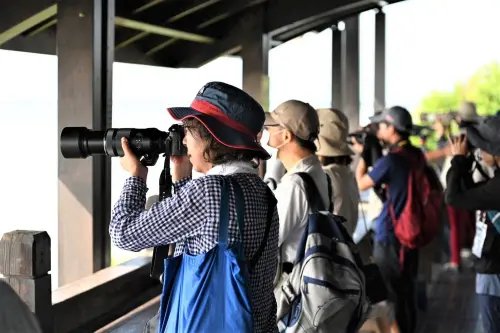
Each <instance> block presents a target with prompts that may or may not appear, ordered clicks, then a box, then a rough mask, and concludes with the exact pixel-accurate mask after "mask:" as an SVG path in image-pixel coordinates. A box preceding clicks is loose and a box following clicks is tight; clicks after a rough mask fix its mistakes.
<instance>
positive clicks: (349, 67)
mask: <svg viewBox="0 0 500 333" xmlns="http://www.w3.org/2000/svg"><path fill="white" fill-rule="evenodd" d="M344 23H345V31H344V33H343V36H342V57H343V61H342V62H343V73H344V74H343V80H342V104H343V111H344V113H345V114H346V115H347V117H348V118H349V127H350V130H356V129H358V127H359V108H360V101H359V16H358V15H356V16H351V17H349V18H347V19H345V20H344Z"/></svg>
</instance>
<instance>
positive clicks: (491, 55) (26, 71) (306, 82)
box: [0, 0, 500, 266]
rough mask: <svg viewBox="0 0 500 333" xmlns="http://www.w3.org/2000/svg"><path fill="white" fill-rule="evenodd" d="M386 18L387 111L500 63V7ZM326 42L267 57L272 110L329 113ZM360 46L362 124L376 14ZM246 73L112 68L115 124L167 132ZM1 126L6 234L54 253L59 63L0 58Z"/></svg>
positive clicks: (366, 22)
mask: <svg viewBox="0 0 500 333" xmlns="http://www.w3.org/2000/svg"><path fill="white" fill-rule="evenodd" d="M385 11H386V13H387V51H386V56H387V65H386V68H387V73H386V79H387V83H386V84H387V89H386V100H387V104H388V105H394V104H400V105H403V106H406V107H407V108H409V109H410V110H412V109H415V108H416V107H417V106H418V104H419V102H420V100H421V99H422V97H423V96H425V95H426V94H428V93H429V92H430V91H432V90H434V89H451V88H452V87H453V85H454V84H455V82H456V81H457V80H464V79H466V78H467V77H468V76H470V75H471V74H473V73H474V71H475V70H476V69H477V68H479V67H480V66H482V65H484V64H486V63H488V62H490V61H493V60H498V61H500V43H499V32H500V30H499V28H498V15H499V14H500V1H499V0H474V1H470V0H469V1H465V0H408V1H404V2H401V3H398V4H395V5H391V6H388V7H386V8H385ZM330 36H331V33H330V31H328V30H327V31H325V32H323V33H320V34H306V36H305V37H303V38H299V39H297V40H294V41H291V42H289V43H287V44H284V45H282V46H280V47H278V48H275V49H273V50H272V51H271V54H270V66H269V67H270V93H271V95H270V100H271V102H270V106H271V108H273V107H275V106H276V105H277V104H279V103H281V102H282V101H284V100H286V99H290V98H295V99H302V100H304V101H307V102H309V103H310V104H311V105H313V106H315V107H325V106H329V105H330V101H331V77H330V69H331V61H330V59H331V44H330V41H331V39H330V38H331V37H330ZM360 41H361V45H360V47H361V60H360V65H361V85H360V88H361V109H362V110H361V113H362V117H361V121H362V122H366V119H367V117H368V116H369V114H370V113H371V112H372V105H373V73H374V13H373V12H367V13H363V14H362V15H361V35H360ZM241 67H242V63H241V59H239V58H223V59H219V60H216V61H214V62H213V63H211V64H209V65H207V66H205V67H203V68H201V69H198V70H186V69H169V68H157V67H148V66H138V65H127V64H120V63H116V64H115V66H114V82H113V126H114V127H124V126H130V127H145V126H152V127H158V128H160V129H167V128H168V126H169V125H170V123H171V120H170V119H169V118H168V115H167V113H166V112H165V108H166V107H167V106H181V105H185V104H188V103H190V102H191V100H192V98H193V97H194V96H195V94H196V93H197V92H198V90H199V88H200V87H201V86H202V85H203V84H204V83H205V82H207V81H209V80H222V81H225V82H228V83H231V84H234V85H236V86H240V87H241V80H242V68H241ZM75 125H78V124H75ZM0 126H1V128H2V140H3V143H4V145H6V146H7V147H8V148H7V149H4V154H3V157H2V163H0V173H1V174H2V175H4V178H3V180H2V188H3V189H7V191H4V197H2V199H1V200H0V208H1V209H2V211H3V212H7V214H6V215H5V213H4V215H3V216H2V222H0V234H1V233H2V232H5V231H10V230H13V229H17V228H26V229H33V228H34V229H46V230H48V231H49V233H50V234H51V237H52V238H53V244H54V246H53V248H55V244H56V242H57V235H56V230H57V224H56V221H57V156H58V155H57V154H58V149H59V148H58V135H59V134H58V133H57V61H56V58H55V57H54V56H43V55H35V54H28V53H19V52H9V51H1V50H0ZM5 162H7V163H5ZM117 162H118V161H113V201H114V200H116V197H117V195H118V194H119V191H120V189H121V185H122V182H123V178H124V177H125V175H124V174H123V172H122V171H121V169H120V167H119V163H117ZM159 170H160V168H159V166H158V167H156V168H155V170H154V171H153V172H152V173H151V177H150V184H149V187H150V189H151V192H150V193H151V194H152V193H157V192H158V190H157V186H156V182H157V176H156V175H155V174H158V173H159ZM33 197H34V200H33ZM41 197H43V198H44V199H43V200H41V199H40V198H41ZM30 198H31V199H30ZM26 200H29V202H26ZM27 205H28V207H27ZM41 217H43V218H41ZM53 252H54V253H53V255H54V256H56V255H57V251H53ZM54 258H57V257H54ZM53 263H55V259H53ZM54 266H55V265H54Z"/></svg>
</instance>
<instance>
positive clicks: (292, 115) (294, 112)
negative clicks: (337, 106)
mask: <svg viewBox="0 0 500 333" xmlns="http://www.w3.org/2000/svg"><path fill="white" fill-rule="evenodd" d="M264 126H281V127H284V128H286V129H288V130H289V131H291V132H292V133H293V135H296V136H297V137H299V138H301V139H302V140H307V141H314V140H316V139H317V137H318V133H319V119H318V113H317V112H316V110H315V109H314V108H313V107H312V106H311V105H309V104H308V103H304V102H301V101H297V100H293V99H292V100H289V101H286V102H284V103H281V104H280V105H279V106H278V107H277V108H276V109H275V110H274V111H273V112H267V113H266V120H265V122H264Z"/></svg>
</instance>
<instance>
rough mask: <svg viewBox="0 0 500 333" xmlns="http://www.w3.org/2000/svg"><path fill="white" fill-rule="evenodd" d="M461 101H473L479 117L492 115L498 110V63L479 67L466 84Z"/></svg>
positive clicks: (499, 68) (499, 89)
mask: <svg viewBox="0 0 500 333" xmlns="http://www.w3.org/2000/svg"><path fill="white" fill-rule="evenodd" d="M462 98H463V99H467V100H470V101H474V102H475V103H476V105H477V111H478V113H479V114H481V115H492V114H495V113H496V112H497V111H499V110H500V63H498V62H492V63H490V64H488V65H486V66H483V67H481V68H480V69H479V70H478V71H477V72H476V73H475V74H474V75H473V76H472V77H471V78H470V80H469V81H468V82H467V84H466V85H465V87H464V91H463V94H462Z"/></svg>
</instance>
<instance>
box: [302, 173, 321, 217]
mask: <svg viewBox="0 0 500 333" xmlns="http://www.w3.org/2000/svg"><path fill="white" fill-rule="evenodd" d="M296 175H297V176H299V177H300V178H302V181H303V182H304V187H305V189H306V197H307V202H308V203H309V205H310V206H311V210H312V211H313V212H314V213H315V212H319V211H322V210H325V207H324V205H323V201H322V200H316V197H317V196H318V195H319V191H318V187H317V186H316V183H314V179H313V178H312V177H311V175H310V174H308V173H306V172H297V173H296Z"/></svg>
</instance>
